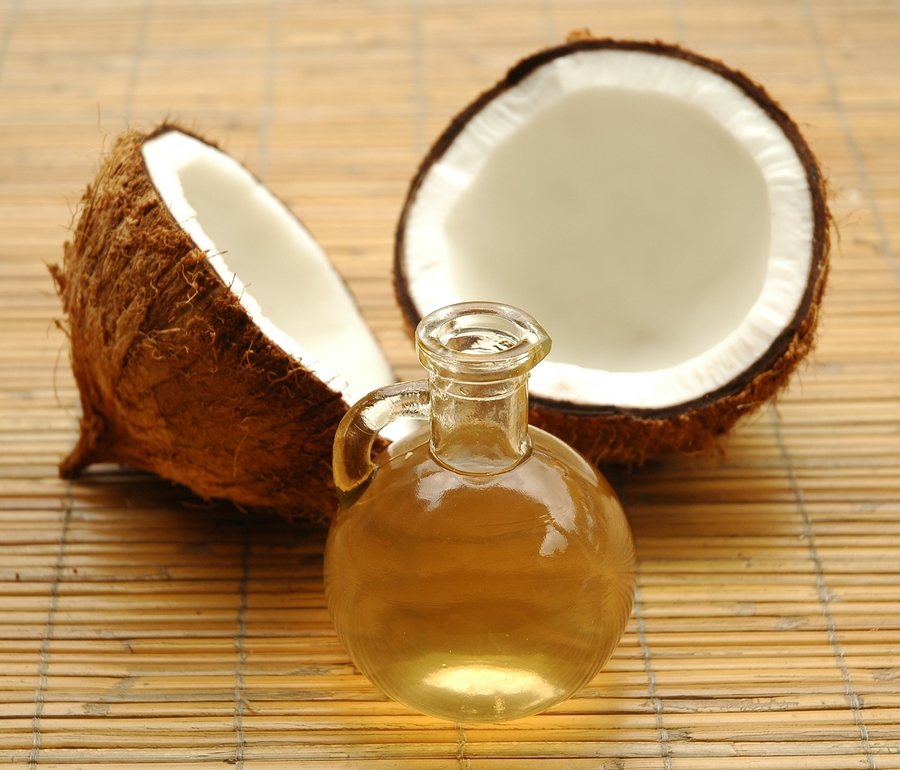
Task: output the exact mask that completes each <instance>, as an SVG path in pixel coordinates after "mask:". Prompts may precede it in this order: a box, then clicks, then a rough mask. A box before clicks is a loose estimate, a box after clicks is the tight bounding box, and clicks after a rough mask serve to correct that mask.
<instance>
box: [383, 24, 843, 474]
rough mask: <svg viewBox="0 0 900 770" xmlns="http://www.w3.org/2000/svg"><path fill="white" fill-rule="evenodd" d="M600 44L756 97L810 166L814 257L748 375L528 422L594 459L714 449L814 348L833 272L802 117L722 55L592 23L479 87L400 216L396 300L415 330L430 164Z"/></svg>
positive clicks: (536, 410)
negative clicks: (556, 67) (414, 261)
mask: <svg viewBox="0 0 900 770" xmlns="http://www.w3.org/2000/svg"><path fill="white" fill-rule="evenodd" d="M602 49H619V50H628V51H641V52H646V53H652V54H656V55H658V56H669V57H672V58H676V59H682V60H684V61H687V62H689V63H691V64H695V65H697V66H700V67H705V68H707V69H709V70H711V71H713V72H715V73H716V74H718V75H720V76H721V77H723V78H725V79H726V80H729V81H730V82H732V83H733V84H734V85H736V86H737V87H738V88H739V89H741V90H742V91H744V92H745V93H746V94H747V95H748V96H750V97H751V98H752V99H753V100H754V101H756V103H757V104H759V106H760V107H761V108H762V109H763V110H764V111H765V112H766V114H768V116H769V117H770V118H771V119H772V120H773V121H774V122H775V123H776V124H777V125H778V126H779V127H780V128H781V129H782V131H783V132H784V134H785V136H786V137H787V138H788V139H789V140H790V142H791V143H792V144H793V146H794V148H795V150H796V152H797V155H798V157H799V159H800V162H801V163H802V164H803V167H804V169H805V171H806V177H807V181H808V185H809V192H810V198H811V201H812V207H813V243H812V255H811V260H810V272H809V277H808V280H807V285H806V290H805V293H804V295H803V299H802V301H801V303H800V305H799V307H798V309H797V312H796V313H795V315H794V317H793V318H792V320H791V321H790V323H789V324H788V325H787V326H786V327H785V329H784V331H783V332H782V333H781V334H780V335H779V336H778V337H777V339H775V340H774V342H773V343H772V344H771V346H770V347H769V349H768V350H767V351H766V352H765V353H764V354H763V355H762V356H761V357H760V358H759V359H757V360H756V361H755V362H753V364H752V365H751V366H749V367H748V368H747V369H746V370H745V371H744V372H743V373H741V374H740V375H739V376H738V377H736V378H735V379H733V380H732V381H731V382H729V383H727V384H726V385H724V386H723V387H721V388H719V389H717V390H716V391H714V392H712V393H708V394H706V395H704V396H703V397H702V398H699V399H695V400H693V401H690V402H686V403H682V404H678V405H675V406H670V407H666V408H661V409H630V408H621V407H616V406H612V405H605V404H596V405H581V404H573V403H569V402H566V401H555V400H551V399H547V398H535V397H532V399H531V422H532V423H533V424H534V425H536V426H538V427H541V428H543V429H545V430H547V431H549V432H551V433H554V434H555V435H557V436H559V437H560V438H562V439H563V440H565V441H567V442H569V443H570V444H572V445H573V446H574V447H576V448H577V449H578V450H580V451H581V452H582V453H583V454H584V455H586V456H587V457H588V458H589V459H591V460H592V461H594V462H595V463H628V464H635V463H643V462H644V461H646V460H649V459H653V458H658V457H662V456H664V455H667V454H671V453H681V454H699V453H704V452H708V451H710V450H711V449H713V448H714V447H716V446H718V445H719V443H720V439H721V438H722V437H723V436H724V435H726V434H727V433H728V432H729V431H730V430H731V429H732V428H733V427H734V425H735V423H737V421H738V420H740V419H741V418H742V417H744V416H745V415H748V414H750V413H752V412H754V411H755V410H757V409H758V408H759V407H760V406H762V405H763V404H765V403H766V402H768V401H770V400H772V399H773V398H775V397H776V396H777V394H778V393H779V392H780V391H781V390H782V389H783V388H784V387H785V386H786V385H787V383H788V381H789V379H790V376H791V374H792V373H793V372H794V370H795V369H796V368H797V366H798V365H799V364H800V362H801V361H803V359H804V358H806V356H807V355H808V354H809V352H810V351H811V349H812V348H813V345H814V342H815V333H816V324H817V321H818V315H819V307H820V305H821V302H822V297H823V295H824V291H825V284H826V278H827V273H828V253H829V249H830V225H831V221H832V220H831V215H830V213H829V211H828V206H827V198H826V182H825V180H824V178H823V177H822V174H821V172H820V169H819V164H818V162H817V160H816V158H815V156H814V154H813V152H812V150H811V149H810V147H809V145H808V144H807V142H806V140H805V139H804V138H803V136H802V134H801V132H800V129H799V127H798V126H797V124H796V123H795V122H794V120H793V119H792V118H791V117H790V116H789V115H788V114H787V113H786V112H785V111H784V109H782V107H781V106H780V105H779V104H778V103H777V102H776V101H775V100H774V99H773V98H772V97H771V96H769V94H768V93H767V92H766V91H765V89H764V88H763V87H762V86H761V85H759V84H758V83H756V82H755V81H753V80H752V79H751V78H749V77H748V76H747V75H745V74H744V73H742V72H739V71H737V70H734V69H732V68H730V67H728V66H727V65H725V64H724V63H723V62H721V61H717V60H715V59H709V58H707V57H704V56H700V55H699V54H696V53H694V52H692V51H689V50H687V49H685V48H682V47H681V46H678V45H670V44H666V43H661V42H659V41H656V42H644V41H634V40H613V39H610V38H605V39H596V38H593V37H591V36H590V33H589V32H588V31H587V30H577V31H576V32H573V33H572V34H571V35H570V36H569V38H568V41H567V42H566V43H565V44H564V45H561V46H557V47H555V48H550V49H547V50H544V51H540V52H538V53H536V54H534V55H532V56H529V57H527V58H526V59H523V60H522V61H521V62H519V63H518V64H516V65H515V66H514V67H512V69H510V70H509V72H508V73H507V75H506V77H505V78H504V79H503V80H501V81H500V82H498V83H497V84H496V85H495V86H494V87H493V88H491V89H489V90H487V91H485V92H484V93H482V94H481V95H480V96H479V97H478V98H476V99H475V100H474V101H473V102H472V103H471V104H470V105H469V106H468V107H466V108H465V109H464V110H462V111H461V112H460V113H459V114H458V115H457V116H456V117H455V118H453V120H452V121H451V122H450V125H449V126H448V127H447V129H446V130H445V131H444V133H443V134H442V135H441V136H440V137H439V138H438V139H437V141H436V142H435V144H434V145H433V147H432V148H431V150H430V151H429V152H428V154H427V155H426V157H425V158H424V159H423V161H422V163H421V164H420V166H419V170H418V172H417V174H416V176H415V177H414V178H413V180H412V182H411V184H410V188H409V192H408V193H407V197H406V202H405V204H404V207H403V210H402V212H401V215H400V219H399V222H398V223H397V230H396V238H395V252H394V289H395V293H396V297H397V302H398V304H399V305H400V308H401V309H402V311H403V314H404V316H405V319H406V323H407V327H408V329H409V330H410V331H412V330H414V329H415V327H416V325H417V324H418V322H419V321H420V320H421V315H420V313H419V310H418V309H417V308H416V306H415V304H414V302H413V300H412V298H411V296H410V294H409V290H408V287H407V280H406V274H405V264H404V260H403V255H404V251H405V244H404V239H405V231H406V222H407V218H408V216H409V213H410V211H411V208H412V204H413V202H414V201H415V198H416V194H417V193H418V190H419V187H420V186H421V184H422V182H423V180H424V178H425V176H426V174H427V172H428V170H429V169H430V167H431V166H432V165H433V164H434V163H435V162H436V161H437V160H438V159H439V158H440V157H441V156H442V155H443V154H444V153H445V152H446V151H447V149H448V148H449V147H450V146H451V145H452V143H453V142H454V141H455V139H456V137H457V136H458V135H459V134H460V133H461V132H462V131H463V129H464V128H465V126H466V124H467V123H468V122H469V121H470V120H471V119H472V118H473V117H474V116H475V115H476V114H477V113H478V112H480V111H481V110H482V109H483V108H484V107H485V106H486V105H487V104H488V103H489V102H491V101H492V100H493V99H495V98H496V97H497V96H499V95H500V94H502V93H503V92H504V91H506V90H507V89H509V88H511V87H513V86H515V85H516V84H517V83H519V82H520V81H521V80H523V79H524V78H525V77H527V76H528V75H530V74H531V73H532V72H533V71H534V70H535V69H537V68H538V67H540V66H542V65H543V64H546V63H547V62H549V61H552V60H553V59H556V58H558V57H561V56H567V55H569V54H572V53H575V52H578V51H586V50H602Z"/></svg>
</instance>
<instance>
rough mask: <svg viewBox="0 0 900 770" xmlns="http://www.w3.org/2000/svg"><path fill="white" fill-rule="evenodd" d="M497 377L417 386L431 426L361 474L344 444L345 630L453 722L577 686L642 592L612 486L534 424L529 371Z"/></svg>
mask: <svg viewBox="0 0 900 770" xmlns="http://www.w3.org/2000/svg"><path fill="white" fill-rule="evenodd" d="M482 322H484V319H482ZM423 323H424V322H423ZM482 332H483V330H482ZM482 332H479V333H482ZM467 333H468V332H467ZM469 342H471V340H470V341H469ZM442 344H446V341H445V342H444V343H442ZM501 347H502V345H501ZM467 349H470V348H467ZM497 352H498V351H497V350H494V353H497ZM486 355H490V354H486ZM529 363H530V362H529ZM426 365H428V364H426ZM505 373H506V374H508V373H509V372H508V371H506V372H505ZM492 377H493V381H490V382H489V383H486V382H484V381H481V382H477V383H474V387H473V383H469V384H468V385H460V381H459V380H458V379H456V378H450V379H452V382H453V384H452V385H451V384H450V383H449V382H441V381H440V380H439V381H438V382H437V383H436V382H435V380H434V377H433V378H432V381H431V383H430V384H429V386H428V387H427V389H426V388H423V387H422V386H421V385H420V387H419V390H418V393H419V396H418V397H417V398H418V402H419V403H420V406H421V405H422V404H426V403H427V411H428V412H429V413H430V414H431V418H432V419H431V424H430V425H429V426H428V427H427V428H425V429H423V430H421V431H419V432H418V433H416V434H414V435H412V436H410V437H408V438H406V439H403V440H401V441H398V442H396V443H394V444H392V445H391V446H390V447H389V448H388V449H387V450H385V451H384V452H382V453H381V454H380V455H379V456H378V457H376V459H375V462H374V465H373V466H372V468H371V469H367V468H366V467H365V466H366V462H367V458H365V459H359V458H357V460H356V461H355V462H357V463H358V464H360V465H361V466H363V468H362V472H360V473H357V474H356V476H357V477H358V479H359V480H360V483H359V484H356V485H354V484H353V483H350V482H351V481H352V479H350V480H348V479H349V477H348V476H342V475H341V469H344V470H346V469H347V468H348V467H349V468H351V471H352V468H353V465H354V462H348V458H347V456H346V455H344V454H343V453H341V452H338V451H336V454H335V469H336V480H337V482H338V488H339V490H342V493H343V496H344V502H345V505H344V506H343V507H342V510H341V511H340V512H339V513H338V514H337V516H336V517H335V519H334V521H333V523H332V527H331V530H330V533H329V538H328V543H327V546H326V562H325V586H326V594H327V599H328V605H329V609H330V611H331V616H332V619H333V621H334V625H335V628H336V629H337V632H338V635H339V637H340V639H341V640H342V642H343V643H344V645H345V647H346V649H347V652H348V653H349V655H350V657H351V658H352V659H353V661H354V662H355V663H356V665H357V666H358V667H359V668H360V669H361V670H362V671H363V672H364V673H365V674H366V675H367V676H368V677H369V678H370V679H371V680H372V682H373V683H374V684H376V685H377V686H378V687H380V688H381V689H382V690H383V691H384V692H385V693H387V694H388V695H390V696H392V697H393V698H395V699H396V700H398V701H400V702H402V703H404V704H406V705H408V706H410V707H412V708H415V709H417V710H419V711H422V712H424V713H426V714H431V715H434V716H439V717H444V718H446V719H451V720H454V721H501V720H507V719H514V718H517V717H522V716H526V715H529V714H533V713H536V712H539V711H542V710H544V709H546V708H549V707H550V706H552V705H554V704H555V703H558V702H560V701H561V700H563V699H564V698H566V697H568V696H569V695H571V694H572V693H573V692H575V691H576V690H577V689H579V688H580V687H581V686H583V685H584V684H585V683H586V682H587V681H588V680H589V679H591V677H593V676H594V674H595V673H596V672H597V670H598V669H599V668H600V666H601V665H602V664H603V663H604V662H605V661H606V660H607V658H608V657H609V655H610V654H611V653H612V651H613V649H614V648H615V646H616V644H617V643H618V641H619V639H620V637H621V635H622V633H623V630H624V628H625V625H626V623H627V622H628V618H629V615H630V612H631V606H632V601H633V596H634V555H633V546H632V541H631V535H630V532H629V529H628V524H627V522H626V520H625V517H624V515H623V513H622V509H621V506H620V505H619V502H618V500H617V498H616V496H615V493H614V492H613V490H612V489H611V487H610V486H609V484H608V483H607V482H606V480H605V479H603V478H602V477H601V476H599V475H598V474H597V473H596V471H595V470H594V469H593V468H592V467H591V466H590V465H589V464H588V463H587V462H586V461H585V460H584V459H583V458H582V457H581V456H580V455H578V454H577V453H576V452H575V451H574V450H572V449H571V448H569V447H568V446H567V445H566V444H564V443H563V442H561V441H559V440H558V439H556V438H554V437H552V436H551V435H549V434H547V433H545V432H543V431H540V430H538V429H536V428H533V427H532V428H529V427H528V425H527V397H526V400H525V402H522V401H521V399H522V396H523V391H524V378H522V377H521V376H520V375H514V376H513V377H512V379H513V380H515V379H516V378H517V377H518V379H520V380H522V382H509V379H510V378H505V379H503V382H504V383H505V384H504V385H503V386H502V387H498V385H497V382H496V376H495V375H492ZM397 387H400V386H397ZM435 391H438V392H435ZM423 392H424V393H426V394H427V401H426V400H425V397H424V396H422V393H423ZM489 394H493V398H488V399H487V400H488V401H489V402H492V403H489V404H485V403H484V400H483V397H485V396H486V395H489ZM498 394H499V395H498ZM390 399H391V396H390V395H388V396H387V401H390ZM401 401H402V399H401ZM413 401H416V398H414V399H413ZM460 402H461V403H460ZM501 402H502V403H501ZM379 403H381V404H383V403H384V400H381V399H379V398H376V399H374V400H373V401H372V404H373V405H374V404H379ZM523 404H524V405H523ZM395 407H396V404H395ZM361 408H362V409H363V411H365V408H366V407H365V406H363V407H361ZM523 409H524V410H525V414H526V416H525V420H524V423H523V420H522V419H521V417H522V414H521V413H522V411H523ZM423 410H424V409H423ZM389 411H391V410H389ZM393 411H394V412H403V413H409V412H410V411H415V410H414V409H411V408H410V406H409V403H408V402H407V403H406V405H405V406H401V407H399V408H394V409H393ZM464 414H466V415H468V419H460V418H461V417H462V416H463V415H464ZM450 417H452V419H451V418H450ZM369 418H370V419H369V425H370V428H371V427H372V426H373V422H372V413H371V411H370V412H369ZM442 418H447V419H442ZM350 422H351V423H352V418H350ZM362 423H365V420H362ZM511 424H512V425H514V426H515V428H514V429H513V430H510V425H511ZM344 427H346V426H344ZM357 427H358V426H357ZM519 428H521V430H520V429H519ZM338 433H339V436H338V441H347V440H348V434H347V433H346V432H345V433H344V434H342V432H341V429H339V432H338ZM349 440H351V441H352V435H351V436H350V439H349ZM336 446H337V444H336ZM368 446H371V442H369V444H368ZM350 475H351V476H352V475H353V474H352V473H351V474H350Z"/></svg>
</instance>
